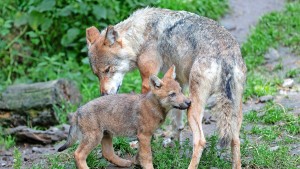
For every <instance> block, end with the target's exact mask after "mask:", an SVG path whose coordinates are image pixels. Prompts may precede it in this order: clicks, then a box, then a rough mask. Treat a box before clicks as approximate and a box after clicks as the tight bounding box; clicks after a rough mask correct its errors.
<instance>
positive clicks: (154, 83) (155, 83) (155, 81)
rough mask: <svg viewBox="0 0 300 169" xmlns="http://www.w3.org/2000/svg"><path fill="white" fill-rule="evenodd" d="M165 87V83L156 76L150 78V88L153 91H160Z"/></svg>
mask: <svg viewBox="0 0 300 169" xmlns="http://www.w3.org/2000/svg"><path fill="white" fill-rule="evenodd" d="M162 85H163V82H162V81H161V80H160V79H159V78H158V77H157V76H155V75H151V76H150V77H149V86H150V87H151V88H152V89H153V88H155V89H159V88H161V86H162Z"/></svg>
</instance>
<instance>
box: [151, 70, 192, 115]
mask: <svg viewBox="0 0 300 169" xmlns="http://www.w3.org/2000/svg"><path fill="white" fill-rule="evenodd" d="M175 77H176V74H175V66H174V65H173V66H172V67H171V68H170V69H169V70H168V71H167V73H166V74H165V75H164V77H163V78H162V79H159V78H158V77H157V76H155V75H151V76H150V79H149V85H150V88H151V92H152V93H153V94H154V95H155V96H156V97H157V99H158V100H159V101H160V103H161V105H162V106H163V107H164V108H166V109H167V110H170V109H172V108H176V109H181V110H184V109H187V108H188V107H189V106H190V105H191V101H190V99H188V98H187V97H186V96H184V94H183V93H182V90H181V87H180V85H179V83H178V82H177V81H176V80H175Z"/></svg>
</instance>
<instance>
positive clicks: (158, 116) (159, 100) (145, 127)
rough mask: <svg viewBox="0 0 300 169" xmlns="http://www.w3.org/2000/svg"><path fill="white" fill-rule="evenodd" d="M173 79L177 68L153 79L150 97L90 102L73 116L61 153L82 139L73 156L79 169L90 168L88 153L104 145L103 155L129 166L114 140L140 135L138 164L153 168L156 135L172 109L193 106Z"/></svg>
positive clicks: (105, 98)
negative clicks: (152, 149)
mask: <svg viewBox="0 0 300 169" xmlns="http://www.w3.org/2000/svg"><path fill="white" fill-rule="evenodd" d="M174 79H175V67H174V66H172V67H171V68H170V69H169V71H168V72H167V73H166V74H165V76H164V77H163V79H162V80H160V79H159V78H158V77H157V76H155V75H152V76H150V78H149V85H150V88H151V90H150V92H149V93H147V94H139V95H138V94H135V95H134V94H120V95H108V96H103V97H100V98H98V99H95V100H92V101H90V102H88V103H87V104H86V105H84V106H82V107H80V108H79V109H78V110H77V112H76V113H75V114H74V115H73V118H72V124H71V128H70V130H69V136H68V139H67V142H66V143H65V144H64V145H63V146H62V147H60V148H59V149H58V151H59V152H60V151H63V150H65V149H66V148H68V147H70V146H71V145H72V144H73V143H74V142H75V141H76V140H77V139H80V144H79V146H78V148H77V150H76V151H75V154H74V155H75V160H76V165H77V167H78V168H79V169H82V168H88V166H87V164H86V158H87V156H88V154H89V153H90V152H91V151H92V149H94V148H95V147H96V146H97V145H98V144H100V143H101V145H102V153H103V156H104V157H105V158H106V159H107V160H108V161H110V162H112V163H114V164H116V165H118V166H122V167H128V166H130V165H131V164H132V162H131V161H129V160H125V159H122V158H120V157H118V156H117V155H115V153H114V150H113V145H112V137H113V136H133V135H137V138H138V140H139V152H138V155H137V161H138V162H139V163H140V164H141V166H142V167H143V168H147V169H151V168H153V164H152V153H151V147H150V146H151V145H150V141H151V137H152V135H153V133H154V132H155V130H156V129H157V128H158V127H159V126H160V124H161V123H163V122H164V120H165V118H166V115H167V112H168V111H169V110H170V109H173V108H176V109H181V110H184V109H187V108H188V107H189V106H190V104H191V101H190V100H189V99H188V98H186V97H185V96H184V95H183V93H182V92H181V87H180V86H179V83H178V82H176V81H175V80H174Z"/></svg>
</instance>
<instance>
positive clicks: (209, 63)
mask: <svg viewBox="0 0 300 169" xmlns="http://www.w3.org/2000/svg"><path fill="white" fill-rule="evenodd" d="M86 36H87V44H88V53H89V59H90V64H91V67H92V70H93V72H94V74H95V75H97V76H98V78H99V81H100V90H101V93H102V94H104V95H106V94H114V93H117V91H118V89H119V86H120V85H121V84H122V80H123V76H124V74H125V73H126V72H128V71H130V70H132V69H133V68H135V67H137V68H138V69H139V71H140V74H141V77H142V81H143V82H142V93H145V92H147V91H148V90H149V85H148V84H149V76H150V75H151V74H157V73H158V72H159V71H162V72H165V71H166V70H167V69H168V68H169V67H170V66H171V65H173V64H174V65H175V66H176V68H177V69H176V74H177V80H178V81H179V83H180V84H181V86H183V87H184V86H188V87H189V92H190V99H191V101H192V104H191V106H190V108H189V109H188V112H187V117H188V122H189V125H190V127H191V129H192V132H193V155H192V160H191V162H190V165H189V168H190V169H192V168H197V167H198V163H199V160H200V157H201V154H202V151H203V148H204V146H205V143H206V141H205V137H204V134H203V130H202V123H201V121H202V118H203V111H204V107H205V103H206V101H207V98H208V97H209V96H210V95H211V94H215V95H217V96H218V97H217V98H218V99H217V105H216V106H215V108H216V109H215V110H216V111H215V113H214V115H215V116H216V117H217V126H218V130H219V135H220V138H221V145H223V146H226V145H228V144H229V143H231V148H232V157H233V165H232V167H233V168H241V159H240V140H239V130H240V127H241V122H242V93H243V86H244V83H245V77H246V66H245V64H244V61H243V59H242V56H241V52H240V47H239V45H238V43H237V42H236V40H235V39H234V38H233V37H232V35H231V34H230V33H229V32H228V31H227V30H226V29H224V28H223V27H222V26H220V25H219V24H218V23H216V22H215V21H213V20H211V19H208V18H205V17H201V16H198V15H196V14H193V13H189V12H185V11H172V10H167V9H157V8H145V9H141V10H138V11H136V12H134V13H133V14H132V15H131V16H130V17H129V18H128V19H126V20H124V21H122V22H120V23H119V24H117V25H115V26H109V27H108V28H107V29H105V30H103V31H101V32H99V31H98V29H97V28H95V27H90V28H88V29H87V30H86ZM177 117H178V118H177V119H178V120H177V122H178V123H177V126H178V129H182V128H183V125H182V123H180V122H181V121H182V119H181V117H182V116H181V112H177Z"/></svg>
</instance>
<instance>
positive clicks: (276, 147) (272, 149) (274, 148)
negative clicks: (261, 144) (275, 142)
mask: <svg viewBox="0 0 300 169" xmlns="http://www.w3.org/2000/svg"><path fill="white" fill-rule="evenodd" d="M278 148H279V146H274V147H271V148H270V150H271V151H276V150H277V149H278Z"/></svg>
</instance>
